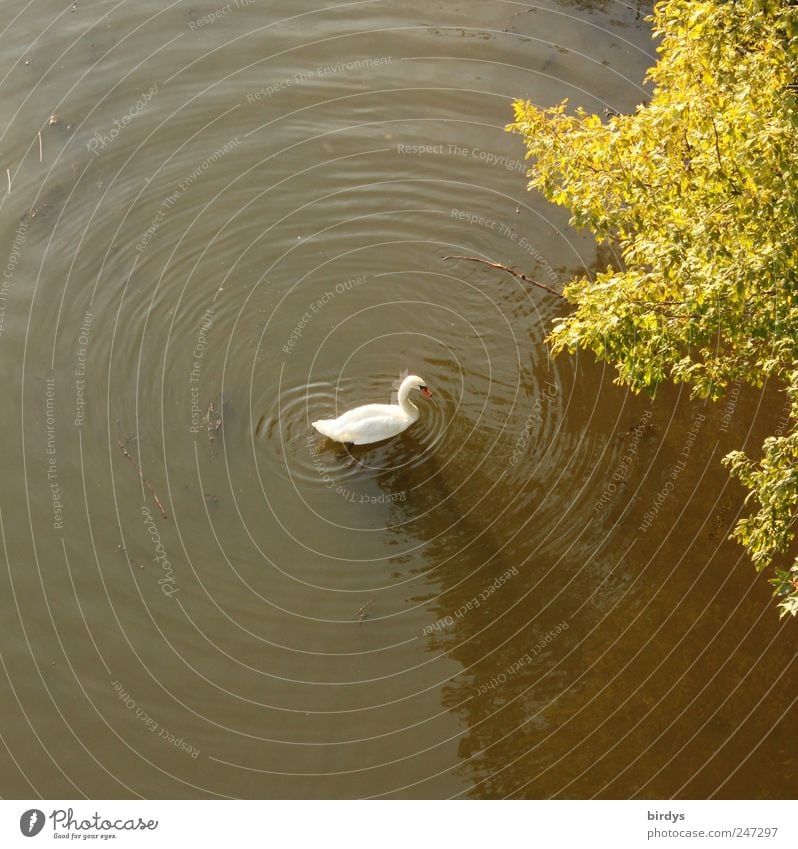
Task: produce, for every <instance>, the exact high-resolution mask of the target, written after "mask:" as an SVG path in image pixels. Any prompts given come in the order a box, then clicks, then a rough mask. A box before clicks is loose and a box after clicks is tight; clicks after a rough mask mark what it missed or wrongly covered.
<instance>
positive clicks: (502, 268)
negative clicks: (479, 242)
mask: <svg viewBox="0 0 798 849" xmlns="http://www.w3.org/2000/svg"><path fill="white" fill-rule="evenodd" d="M447 259H467V260H468V261H469V262H481V263H482V264H483V265H489V266H490V267H491V268H498V269H499V270H500V271H506V272H507V273H508V274H512V275H513V277H517V278H518V279H519V280H523V281H524V283H529V284H530V285H532V286H537V287H538V289H543V290H544V291H545V292H548V293H549V294H550V295H554V296H555V297H557V298H560V299H561V300H563V301H564V300H566V298H565V295H563V294H561V293H560V292H558V291H557V290H556V289H552V288H551V286H547V285H546V284H545V283H538V281H537V280H533V279H532V278H531V277H527V276H526V274H522V273H521V272H520V271H515V270H513V269H512V268H508V267H507V266H506V265H502V264H501V263H500V262H491V261H490V260H488V259H482V258H481V257H478V256H462V255H460V254H453V255H452V256H445V257H444V258H443V261H444V262H446V260H447Z"/></svg>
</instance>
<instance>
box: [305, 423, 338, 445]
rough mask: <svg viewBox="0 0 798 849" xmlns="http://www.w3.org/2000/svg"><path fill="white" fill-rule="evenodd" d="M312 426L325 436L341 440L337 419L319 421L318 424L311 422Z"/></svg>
mask: <svg viewBox="0 0 798 849" xmlns="http://www.w3.org/2000/svg"><path fill="white" fill-rule="evenodd" d="M311 424H312V425H313V427H315V428H316V430H317V431H318V432H319V433H322V434H324V436H327V437H329V438H330V439H338V440H340V438H341V437H340V428H338V427H336V423H335V419H319V420H318V421H316V422H311Z"/></svg>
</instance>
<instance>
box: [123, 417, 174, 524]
mask: <svg viewBox="0 0 798 849" xmlns="http://www.w3.org/2000/svg"><path fill="white" fill-rule="evenodd" d="M117 425H119V422H118V421H117ZM128 441H129V440H128V439H126V440H125V441H124V442H123V441H122V438H121V437H120V436H117V438H116V444H117V445H118V446H119V447H120V448H121V449H122V453H123V454H124V455H125V457H127V459H128V460H129V461H130V465H131V466H133V468H134V469H135V470H136V471H137V472H138V473H139V477H140V478H141V482H142V483H143V484H144V486H146V487H147V489H148V490H149V491H150V495H151V496H152V497H153V500H154V501H155V503H156V504H157V505H158V509H159V510H160V511H161V515H162V516H163V517H164V519H168V518H169V516H168V514H167V512H166V510H164V506H163V504H161V499H160V498H158V496H157V495H156V494H155V490H154V489H153V488H152V484H151V483H150V482H149V481H148V480H147V478H145V477H144V474H143V473H142V471H141V466H139V464H138V463H137V462H136V461H135V460H134V459H133V457H132V455H131V454H130V452H129V451H128V450H127V446H126V444H125V443H126V442H128Z"/></svg>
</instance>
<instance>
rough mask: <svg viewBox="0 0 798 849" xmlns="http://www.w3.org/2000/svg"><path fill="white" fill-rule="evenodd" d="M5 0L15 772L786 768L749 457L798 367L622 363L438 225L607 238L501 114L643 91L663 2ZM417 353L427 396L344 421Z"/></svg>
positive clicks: (430, 774)
mask: <svg viewBox="0 0 798 849" xmlns="http://www.w3.org/2000/svg"><path fill="white" fill-rule="evenodd" d="M47 10H49V12H48V11H47ZM13 13H14V14H15V15H16V17H14V18H13V20H11V21H10V22H9V23H8V26H7V29H6V30H5V32H4V34H3V41H2V46H3V51H2V74H3V95H4V97H3V103H4V106H5V115H6V119H5V121H4V124H3V126H4V131H3V133H2V153H3V157H2V162H3V166H4V168H5V167H8V168H9V174H8V176H9V178H10V180H11V191H10V193H6V195H5V197H4V198H3V200H2V204H3V216H2V228H3V229H2V245H3V267H4V276H3V280H2V290H1V291H0V299H1V300H0V351H2V357H0V368H2V370H3V373H4V376H5V377H4V383H5V387H6V389H5V416H4V443H5V451H4V452H3V454H2V459H0V464H1V469H2V475H3V489H2V494H1V495H0V533H1V534H2V540H3V551H2V554H3V561H4V563H3V568H2V569H0V584H2V590H1V591H0V605H1V606H2V607H1V609H2V623H3V632H2V643H1V646H2V655H1V656H0V659H1V660H2V666H3V685H2V689H1V690H0V692H2V717H3V722H2V729H1V731H2V742H3V746H2V747H0V764H1V765H0V775H2V776H3V778H2V779H0V792H1V793H2V795H3V796H5V797H14V796H17V797H19V796H22V797H29V796H37V795H41V796H45V797H59V798H65V797H66V798H71V797H81V796H87V797H100V798H108V797H126V796H134V797H135V796H143V797H191V796H208V797H218V796H221V797H225V796H230V797H301V796H314V797H336V798H337V797H361V796H394V797H422V796H423V797H449V796H457V795H460V796H471V797H500V796H508V795H515V796H527V797H550V796H561V797H593V796H599V797H627V796H640V797H658V796H662V797H664V796H671V795H676V796H689V797H704V796H711V795H716V796H721V797H736V796H744V797H748V796H755V797H770V796H777V797H778V796H784V795H785V793H786V792H788V791H787V790H786V788H788V787H791V788H793V789H794V787H795V781H796V757H795V747H794V745H793V744H792V742H791V733H790V732H791V730H792V725H790V724H788V723H790V721H791V719H792V720H794V714H793V715H792V716H791V714H790V710H791V706H792V705H793V704H794V700H795V696H796V692H797V690H798V688H797V686H796V685H798V676H796V670H795V662H794V659H795V636H796V630H795V624H794V623H792V622H789V623H779V621H778V618H777V615H776V610H775V607H774V606H773V604H772V602H771V599H770V593H769V587H768V585H767V582H766V576H756V575H755V573H754V571H753V569H752V567H751V566H750V564H748V563H747V562H746V561H745V559H744V558H743V557H742V555H741V551H740V550H739V548H738V547H737V546H736V545H734V544H732V543H729V542H728V541H726V539H725V538H726V535H727V533H728V531H729V529H730V527H731V526H732V524H733V522H734V520H735V518H736V516H737V515H738V513H739V511H740V509H741V507H742V498H741V491H740V490H739V489H738V488H737V487H736V486H734V485H732V484H730V483H729V481H728V479H727V476H726V473H725V471H724V470H723V469H722V468H721V466H720V457H721V456H722V455H723V453H724V452H725V451H728V450H730V449H731V448H733V447H737V446H740V445H742V444H748V445H755V444H757V440H761V438H762V436H763V435H765V434H766V433H768V432H772V428H773V427H775V426H776V424H777V422H778V420H779V418H780V416H781V414H782V401H783V399H782V398H781V396H780V395H779V394H778V393H777V392H776V391H775V390H773V391H770V390H768V391H767V392H765V393H763V394H757V393H750V392H741V393H740V394H739V397H738V396H736V395H735V396H734V399H732V400H730V401H729V402H727V403H722V404H719V405H717V406H716V407H710V406H704V405H703V404H702V403H701V402H691V401H690V400H689V399H688V398H687V394H686V393H685V392H683V391H679V390H672V389H671V390H665V391H663V392H662V393H661V394H660V395H659V397H658V398H657V399H656V401H655V402H654V403H653V404H650V403H649V402H648V401H647V400H646V399H642V398H633V397H631V396H629V395H628V394H627V393H625V392H624V391H622V390H620V389H618V388H617V387H615V386H613V384H612V374H611V372H610V371H608V370H607V369H604V368H602V367H601V366H599V365H596V364H595V363H593V362H592V361H591V358H589V357H585V356H580V357H578V358H576V357H575V358H568V357H560V358H558V359H557V360H555V361H552V360H551V359H550V358H549V356H548V354H547V350H546V347H545V345H544V343H543V339H544V336H545V334H546V332H547V330H548V328H549V326H550V321H551V319H552V317H554V316H555V315H556V314H557V310H558V309H560V308H561V307H560V306H559V304H558V303H556V302H555V301H554V299H553V298H551V297H550V296H548V295H546V294H545V293H543V292H540V291H537V290H535V291H525V290H524V289H523V288H521V287H520V286H519V285H518V283H517V281H515V280H513V279H512V278H510V277H509V276H506V275H504V276H502V275H501V274H500V273H499V272H493V271H490V270H488V269H486V268H484V267H481V266H477V265H474V264H471V263H466V262H463V261H451V260H450V261H443V257H445V256H447V255H450V254H470V255H474V254H479V255H481V256H485V257H489V258H491V259H494V260H498V261H501V262H505V263H508V264H514V265H516V266H517V267H519V268H523V269H524V270H525V271H527V272H528V273H532V274H535V275H537V276H538V277H539V278H540V279H541V280H543V281H545V282H547V283H548V284H549V285H552V286H560V285H562V282H563V281H564V280H565V279H566V278H567V276H568V274H569V271H571V270H574V269H579V268H583V267H588V268H589V267H591V265H592V264H593V263H594V262H595V250H594V248H593V247H592V245H591V243H590V241H589V240H588V239H586V238H585V237H584V236H582V235H579V234H574V233H573V232H572V231H570V230H569V229H568V228H567V226H566V222H567V216H566V215H564V214H563V213H562V211H561V210H555V209H552V208H550V207H548V206H547V205H546V204H544V203H543V202H542V201H541V200H540V198H538V197H536V196H534V195H530V194H528V193H527V192H526V191H525V189H524V185H525V180H524V177H523V169H524V165H523V161H522V155H523V150H522V147H521V144H520V140H519V139H518V138H517V137H512V136H509V135H508V134H506V133H505V132H504V130H503V127H504V125H505V124H506V123H507V122H508V121H509V120H510V119H511V112H510V105H511V102H512V99H513V98H515V97H518V96H522V97H529V98H532V99H534V100H535V101H536V102H538V103H540V104H553V103H556V102H558V101H559V100H560V99H562V98H563V97H565V96H567V97H569V98H570V99H571V102H572V103H575V104H576V103H581V104H583V105H584V106H585V107H586V108H589V109H591V110H597V111H598V110H601V109H604V108H612V109H617V110H621V111H623V110H629V109H632V108H633V107H634V105H635V104H636V103H638V102H639V101H640V100H642V99H643V98H644V97H645V92H644V91H643V89H642V88H641V85H640V81H641V80H642V77H643V74H644V71H645V68H646V67H647V66H648V65H649V64H650V63H651V61H652V55H653V46H652V44H651V41H650V36H649V32H648V29H647V26H646V25H645V24H644V23H643V22H642V21H640V20H638V19H637V14H636V7H635V4H633V3H630V4H622V3H613V2H606V3H555V2H543V3H541V4H536V5H535V6H529V5H526V4H519V3H513V2H499V0H492V2H486V3H482V4H471V3H458V2H452V0H442V1H441V2H433V3H430V2H401V3H400V2H395V1H394V0H390V1H384V2H351V3H328V4H324V5H319V4H317V5H309V6H305V5H302V4H298V5H297V4H290V3H288V2H280V3H265V2H257V1H256V2H250V3H246V2H244V0H241V2H239V3H230V4H228V5H227V6H222V5H215V4H213V3H176V4H173V5H170V6H167V7H164V6H163V5H162V4H156V3H151V2H140V3H136V4H133V3H131V2H127V3H126V2H118V3H111V2H108V3H102V4H89V3H84V2H78V3H77V4H76V6H75V7H74V8H73V9H71V8H70V7H69V6H68V5H67V6H65V5H64V4H57V3H52V2H51V3H40V4H37V7H36V13H35V14H34V13H33V12H29V11H25V10H14V12H13ZM6 17H7V18H8V17H9V14H7V16H6ZM51 115H55V117H53V118H52V120H51V119H50V116H51ZM40 131H41V135H40V136H39V132H40ZM40 138H41V160H40V141H39V140H40ZM0 176H3V177H5V175H0ZM407 369H409V370H410V371H411V372H416V373H419V374H421V375H422V376H423V377H424V378H425V380H426V381H427V382H428V384H429V385H430V387H431V388H432V389H433V391H434V393H435V397H434V399H433V400H432V401H431V402H428V401H424V402H423V410H422V418H421V420H420V421H419V422H418V424H417V425H416V426H415V427H413V428H412V429H411V430H410V431H408V432H407V433H405V434H404V435H402V436H400V437H399V438H397V439H395V440H393V441H391V442H388V443H384V444H380V445H376V446H369V447H365V448H361V449H358V450H356V451H353V452H351V453H350V452H347V451H346V450H345V449H343V448H335V447H332V446H330V445H329V444H327V443H324V442H323V441H322V440H320V439H317V438H316V436H315V434H314V432H313V431H312V429H311V428H310V425H309V422H310V421H311V420H313V419H315V418H317V417H326V416H329V415H332V414H333V413H334V412H335V411H336V410H338V411H342V410H343V409H346V408H347V407H349V406H353V405H356V404H360V403H364V402H367V401H386V400H388V397H389V396H390V393H391V386H392V383H393V382H394V381H396V380H397V379H398V377H399V376H400V375H401V373H402V372H403V371H404V370H407ZM769 428H770V429H771V430H770V431H769V430H768V429H769ZM139 467H140V469H141V473H142V474H141V475H140V474H139V471H138V468H139ZM156 499H157V500H156ZM159 505H160V506H159ZM160 507H162V508H163V510H164V511H165V512H166V514H167V515H168V518H163V517H162V515H161V512H160Z"/></svg>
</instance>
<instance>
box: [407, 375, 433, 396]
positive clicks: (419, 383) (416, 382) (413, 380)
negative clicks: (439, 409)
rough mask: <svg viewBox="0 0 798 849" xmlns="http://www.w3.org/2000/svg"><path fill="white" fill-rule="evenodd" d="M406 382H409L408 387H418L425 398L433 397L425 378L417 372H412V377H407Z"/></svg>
mask: <svg viewBox="0 0 798 849" xmlns="http://www.w3.org/2000/svg"><path fill="white" fill-rule="evenodd" d="M404 382H405V384H407V388H408V389H418V390H419V391H420V392H421V394H422V395H423V396H424V397H425V398H432V392H430V391H429V389H428V388H427V384H426V383H424V379H423V378H421V377H419V376H418V375H417V374H411V375H410V377H406V378H405V380H404Z"/></svg>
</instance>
